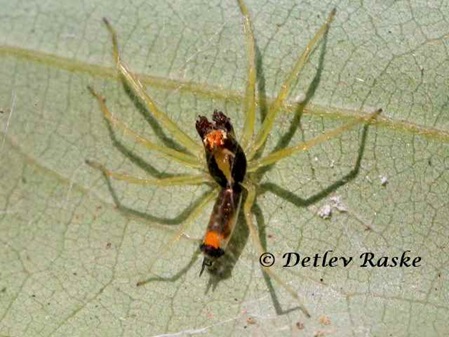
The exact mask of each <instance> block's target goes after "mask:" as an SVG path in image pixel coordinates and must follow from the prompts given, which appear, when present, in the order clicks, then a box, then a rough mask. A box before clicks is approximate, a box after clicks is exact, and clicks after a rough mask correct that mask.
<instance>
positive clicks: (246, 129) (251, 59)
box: [238, 0, 257, 150]
mask: <svg viewBox="0 0 449 337" xmlns="http://www.w3.org/2000/svg"><path fill="white" fill-rule="evenodd" d="M238 3H239V7H240V12H241V13H242V15H243V27H244V32H245V40H246V55H247V61H248V80H247V82H246V93H245V101H244V102H245V107H244V111H245V116H246V118H245V124H244V126H243V132H242V139H241V142H240V144H241V146H242V147H243V148H244V149H245V150H246V149H247V147H248V143H249V142H250V141H251V137H252V136H253V133H254V124H255V122H256V81H257V80H256V42H255V39H254V30H253V26H252V23H251V18H250V16H249V12H248V8H247V7H246V5H245V3H244V2H243V0H238Z"/></svg>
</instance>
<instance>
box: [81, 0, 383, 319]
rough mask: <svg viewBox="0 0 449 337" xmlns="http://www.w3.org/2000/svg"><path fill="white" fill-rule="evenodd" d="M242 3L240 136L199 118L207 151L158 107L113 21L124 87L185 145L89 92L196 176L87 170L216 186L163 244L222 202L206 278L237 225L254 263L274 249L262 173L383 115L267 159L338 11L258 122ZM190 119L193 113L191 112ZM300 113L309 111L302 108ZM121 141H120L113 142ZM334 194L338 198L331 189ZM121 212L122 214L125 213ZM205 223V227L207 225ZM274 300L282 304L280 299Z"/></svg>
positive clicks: (152, 182) (205, 243)
mask: <svg viewBox="0 0 449 337" xmlns="http://www.w3.org/2000/svg"><path fill="white" fill-rule="evenodd" d="M237 3H238V7H239V8H240V12H241V14H242V19H243V20H242V22H243V28H244V29H243V31H244V33H243V34H244V35H245V41H246V51H247V52H246V58H247V81H246V88H245V93H244V94H242V101H243V104H242V111H241V115H240V116H241V118H238V119H237V118H236V119H234V120H233V121H234V123H235V125H239V126H241V131H240V135H239V138H237V136H236V133H235V131H234V126H233V125H232V123H231V119H230V118H228V117H227V116H226V115H225V114H224V113H223V112H220V111H218V110H215V111H214V112H213V114H212V120H211V121H209V120H208V119H207V118H206V117H204V116H198V118H197V120H196V130H197V132H198V134H199V136H200V137H201V141H202V143H203V145H201V144H200V142H199V141H198V140H197V139H194V138H193V137H191V136H190V134H189V133H187V132H185V131H184V130H183V128H182V127H181V126H180V125H178V124H177V123H176V122H175V121H174V120H172V119H171V117H170V116H169V115H168V114H167V113H165V112H164V111H162V110H161V109H160V108H159V107H158V106H157V104H156V102H155V101H154V100H153V98H152V97H150V95H149V94H148V93H147V90H146V88H145V86H144V85H143V84H142V83H141V82H140V80H139V78H138V76H137V75H135V74H133V73H132V72H131V71H130V70H129V69H128V67H127V66H126V64H125V63H124V62H123V61H122V57H121V55H120V51H119V45H118V39H117V34H116V32H115V30H114V29H113V27H112V25H111V24H110V23H109V22H108V20H106V19H104V23H105V25H106V28H107V29H108V31H109V33H110V36H111V40H112V54H113V57H114V62H115V65H116V68H117V71H118V73H119V75H120V79H121V81H122V82H123V84H124V85H125V87H126V88H127V89H128V90H129V91H131V93H132V95H133V96H134V97H135V98H137V99H138V100H139V101H140V103H142V105H143V106H145V108H146V111H147V112H146V113H148V114H151V116H152V118H153V119H154V120H155V121H156V122H157V123H158V124H159V126H160V128H161V129H163V130H164V131H166V133H167V134H169V135H170V137H171V138H172V141H173V142H172V144H176V145H179V146H178V147H176V146H173V145H165V144H162V142H158V141H154V140H152V139H147V138H145V137H143V136H142V135H140V134H139V133H138V132H136V131H134V130H132V129H131V128H130V127H129V126H128V125H127V124H125V123H124V122H123V121H122V120H120V119H119V118H118V117H116V116H115V115H113V114H112V113H111V111H110V110H109V108H108V106H107V104H106V100H105V98H104V97H103V96H102V95H100V94H99V93H97V92H96V91H95V89H93V88H92V87H89V91H90V92H91V94H92V95H93V96H94V98H95V99H96V101H97V103H98V105H99V107H100V110H101V111H102V113H103V117H104V119H105V120H106V122H107V123H108V128H110V129H114V130H120V131H122V136H123V137H128V138H129V139H131V140H132V141H134V142H135V143H136V144H138V145H141V146H144V147H145V148H147V149H148V150H150V151H152V152H151V153H150V156H151V155H153V154H154V153H157V154H158V156H159V157H162V158H165V159H170V160H172V161H175V162H177V163H179V164H181V165H183V167H186V168H189V169H192V168H193V169H195V170H197V173H194V174H180V175H168V174H167V175H164V176H162V177H161V176H156V175H155V174H154V173H151V172H148V173H149V174H150V175H152V176H151V177H145V178H141V177H134V176H131V175H129V174H126V173H122V172H116V171H113V170H110V169H108V168H106V167H105V166H104V165H102V164H100V163H98V162H96V161H94V160H86V163H87V164H88V165H90V166H91V167H93V168H94V169H97V170H100V171H101V172H102V174H103V176H104V177H106V179H110V178H112V179H115V180H119V181H124V182H127V183H131V184H140V185H145V186H155V187H169V186H190V185H199V184H207V185H208V186H211V188H210V189H209V191H208V192H207V193H206V194H205V195H204V196H203V197H201V198H200V199H199V200H198V201H197V202H195V203H193V204H192V206H191V207H190V208H189V210H188V212H186V213H188V214H187V215H185V216H184V215H183V218H182V220H181V221H179V222H177V223H176V224H178V227H177V230H176V232H175V233H174V235H172V237H171V239H170V240H167V241H168V242H163V243H162V244H163V249H161V251H162V253H161V254H164V253H166V252H169V251H170V249H169V248H170V247H171V246H173V245H174V244H175V243H176V242H177V241H178V240H179V239H180V238H181V237H183V235H184V234H186V233H187V232H188V228H189V227H190V226H191V225H192V224H194V223H195V222H196V220H197V218H198V217H199V216H200V215H201V214H202V212H203V210H204V209H205V208H207V207H209V206H208V205H209V204H210V203H211V202H212V201H213V200H214V199H215V204H214V206H213V209H212V214H211V216H210V219H209V224H208V225H207V229H206V233H205V235H204V236H203V238H202V239H201V244H200V251H201V252H202V253H203V255H204V260H203V263H202V265H201V271H200V275H201V274H202V273H203V272H204V270H205V269H206V267H211V266H212V265H213V264H214V263H215V262H216V261H217V260H218V259H220V258H221V257H222V256H223V255H224V254H226V250H227V249H228V251H229V250H230V246H231V245H228V244H229V242H230V239H231V237H232V233H233V232H234V229H235V228H236V226H237V225H238V226H240V225H243V226H245V225H246V226H247V228H248V236H249V237H251V240H252V242H253V244H254V246H255V248H256V251H257V254H258V256H255V255H254V256H253V255H251V259H253V261H254V263H257V261H258V260H259V256H261V255H262V254H264V253H265V252H266V251H267V249H268V248H267V244H266V242H265V241H266V240H265V239H261V237H260V232H259V230H258V228H257V226H256V224H255V221H254V219H255V217H254V214H253V206H254V205H255V203H256V199H257V196H258V195H257V192H259V190H260V189H258V186H259V184H260V180H261V178H262V176H263V174H264V173H265V172H266V171H267V168H270V167H271V166H272V165H273V164H275V163H277V162H279V161H280V160H282V159H284V158H288V157H290V156H292V155H295V154H298V153H300V152H302V151H305V150H308V149H310V148H312V147H314V146H316V145H319V144H321V143H323V142H326V141H327V140H329V139H331V138H335V137H338V136H340V135H341V134H343V133H344V132H346V131H348V130H350V129H352V128H354V127H356V126H358V125H360V124H365V128H364V130H365V129H366V128H367V126H368V124H369V123H370V122H372V121H373V120H374V119H375V118H376V117H377V116H378V114H379V113H380V111H381V110H377V111H375V112H371V113H365V112H361V113H360V114H358V115H355V116H353V117H352V119H351V120H350V121H348V122H347V123H346V124H342V125H341V126H339V127H336V128H335V129H332V130H329V131H325V132H323V133H321V134H319V135H317V136H315V137H314V138H312V139H309V140H307V141H300V142H299V143H297V144H294V145H291V146H290V145H288V144H289V142H290V141H292V140H293V136H291V137H290V138H289V139H288V141H287V142H283V143H282V144H280V145H282V146H276V147H274V149H273V150H271V152H269V153H268V154H267V153H265V152H264V150H265V148H266V146H265V145H266V142H267V139H268V136H269V135H270V133H272V131H273V129H274V125H275V121H276V119H277V116H278V115H279V114H280V113H285V110H286V108H285V107H286V105H287V103H288V102H287V101H286V100H287V98H288V96H289V93H290V90H291V88H292V86H294V85H295V83H296V81H297V78H298V76H299V75H300V73H301V71H302V70H303V68H304V66H305V65H306V64H307V60H308V59H309V56H310V55H311V53H312V52H313V50H314V49H316V47H317V46H318V45H319V43H320V41H321V40H322V39H323V38H324V37H325V36H326V34H327V33H328V31H329V28H330V24H331V22H332V21H333V19H334V16H335V13H336V11H335V9H334V10H332V11H331V12H330V14H329V15H328V17H327V20H326V21H325V22H324V23H323V24H322V26H321V27H320V28H319V29H318V30H317V32H316V33H315V35H314V36H313V38H312V39H311V40H310V41H309V42H308V43H307V45H306V46H305V48H304V50H303V52H302V53H300V54H299V55H298V57H297V59H296V61H295V63H294V65H293V66H292V69H291V70H290V71H289V72H288V74H287V76H286V79H285V81H284V82H283V83H281V86H280V89H279V92H278V93H277V94H276V93H275V94H274V97H273V99H272V100H269V101H268V103H269V104H268V103H267V107H265V108H264V111H263V113H262V112H260V113H261V118H256V112H257V111H258V110H257V104H256V102H257V101H258V95H259V94H258V93H257V90H256V84H257V69H256V68H257V67H256V54H257V53H256V41H255V38H254V34H253V25H252V22H251V18H250V15H249V11H248V8H247V7H246V5H245V3H244V1H243V0H237ZM301 109H304V106H301V105H300V108H298V110H301ZM183 113H186V112H185V111H184V112H183ZM196 113H198V112H196ZM300 113H302V110H301V111H300ZM258 120H260V121H261V123H260V126H257V122H256V121H258ZM240 121H241V123H240ZM193 123H194V116H192V125H193ZM237 123H238V124H237ZM287 138H288V137H287ZM114 143H116V142H115V141H114ZM278 145H279V144H278ZM180 149H181V150H180ZM182 149H186V150H182ZM204 158H205V161H204ZM164 173H167V172H164ZM154 190H155V191H156V188H154ZM329 190H330V191H331V192H332V189H329ZM329 193H330V192H329ZM115 200H116V199H114V201H115ZM116 203H118V202H116ZM118 206H120V205H118ZM117 208H119V209H120V207H117ZM240 209H242V212H243V215H244V217H243V218H244V223H243V224H237V219H238V218H239V217H238V214H239V210H240ZM258 224H259V223H258ZM198 225H201V224H198ZM202 225H203V226H204V224H202ZM294 237H295V233H292V238H294ZM196 242H197V241H196ZM198 253H199V251H198V249H197V250H196V252H195V255H194V256H195V258H194V259H193V258H192V261H193V262H192V264H193V263H196V259H197V256H198ZM230 255H231V254H230ZM157 261H158V259H157V258H155V259H153V260H152V261H149V262H148V273H153V275H157V273H156V272H154V270H153V269H156V268H153V267H154V266H155V265H156V262H157ZM237 261H238V258H237V259H236V262H237ZM189 268H190V265H189ZM261 270H262V272H263V273H265V276H267V277H266V279H269V281H266V282H267V283H270V285H268V287H269V288H270V289H271V288H272V286H271V282H272V281H275V282H277V284H278V285H279V286H281V287H282V288H283V289H284V290H286V291H287V292H288V293H289V294H290V295H291V296H292V297H293V298H294V299H295V302H296V303H297V304H298V305H297V306H296V307H295V308H299V309H300V310H302V312H303V313H304V314H305V315H306V316H310V314H309V311H308V310H307V309H306V307H305V305H304V304H303V300H302V299H301V297H300V296H299V295H298V293H299V292H300V291H301V284H299V283H298V282H294V283H290V282H285V281H284V280H283V278H282V277H280V276H279V275H278V273H277V272H276V271H275V269H273V268H268V267H266V266H262V265H261ZM183 272H187V271H183ZM145 273H147V271H145ZM139 275H140V274H139ZM140 277H141V275H140ZM153 280H154V278H149V279H145V280H141V281H138V282H137V285H138V286H142V285H144V284H147V283H149V282H152V281H153ZM272 296H273V295H272ZM273 302H275V300H274V299H273Z"/></svg>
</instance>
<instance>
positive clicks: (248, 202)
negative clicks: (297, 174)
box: [243, 183, 310, 317]
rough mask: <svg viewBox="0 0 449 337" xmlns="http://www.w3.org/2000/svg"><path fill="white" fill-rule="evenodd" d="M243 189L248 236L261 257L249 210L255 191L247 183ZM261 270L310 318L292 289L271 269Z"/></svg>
mask: <svg viewBox="0 0 449 337" xmlns="http://www.w3.org/2000/svg"><path fill="white" fill-rule="evenodd" d="M243 187H244V188H245V189H246V190H247V191H248V195H247V196H246V200H245V203H244V205H243V211H244V213H245V219H246V223H247V225H248V229H249V234H250V236H251V238H252V240H253V242H254V244H255V246H256V248H257V251H258V253H259V255H262V254H263V253H265V249H264V247H263V246H262V243H261V242H260V238H259V236H258V235H257V229H256V227H255V225H254V223H253V219H252V213H251V209H252V207H253V205H254V202H255V200H256V190H255V188H254V185H252V184H251V183H249V184H248V183H247V184H245V185H243ZM261 268H262V271H263V272H264V273H266V274H267V275H268V276H269V277H270V278H272V279H274V280H275V281H276V282H278V283H279V285H280V286H282V287H283V288H284V289H285V290H286V291H287V292H288V293H289V294H290V295H291V296H292V297H293V298H294V299H296V300H297V302H298V304H299V308H300V309H301V311H302V312H303V313H304V314H305V315H306V316H307V317H310V314H309V311H308V310H307V309H306V307H305V306H304V304H303V303H302V301H301V299H300V298H299V296H298V294H297V293H296V291H295V290H294V289H293V288H291V287H290V286H289V285H288V284H287V283H285V282H284V281H282V280H281V278H280V277H279V276H278V275H277V274H276V273H275V272H274V271H273V270H272V269H270V268H268V267H263V266H261Z"/></svg>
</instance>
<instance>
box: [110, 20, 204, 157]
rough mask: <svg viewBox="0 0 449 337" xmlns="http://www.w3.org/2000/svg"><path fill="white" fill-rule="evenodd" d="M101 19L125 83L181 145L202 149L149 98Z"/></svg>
mask: <svg viewBox="0 0 449 337" xmlns="http://www.w3.org/2000/svg"><path fill="white" fill-rule="evenodd" d="M103 21H104V23H105V25H106V28H107V29H108V31H109V33H110V35H111V40H112V54H113V56H114V60H115V63H116V65H117V70H118V71H119V73H120V74H121V75H122V76H123V79H124V80H125V82H126V84H127V85H128V86H129V88H130V89H132V90H133V91H134V93H135V94H136V97H139V98H140V99H141V100H142V101H143V102H144V103H145V104H146V105H147V107H148V110H149V111H150V112H151V113H152V114H153V116H154V117H155V118H156V119H157V120H158V121H159V122H160V123H161V125H162V126H163V127H164V128H165V129H166V130H168V132H169V133H170V134H171V135H172V136H173V138H175V139H176V141H178V142H179V143H180V144H181V145H182V146H184V147H185V148H186V149H188V150H189V151H191V152H192V153H194V154H197V153H200V151H202V146H200V145H199V144H198V143H197V142H196V141H194V140H193V139H192V138H191V137H190V136H189V135H187V134H186V133H185V132H184V131H182V130H181V129H180V128H179V127H178V126H177V125H176V123H174V122H173V121H172V120H171V119H170V118H169V117H168V116H167V114H166V113H165V112H164V111H162V110H160V109H159V108H158V107H157V105H156V103H155V102H154V101H153V100H152V99H151V97H150V96H149V95H148V94H147V93H146V91H145V88H144V86H143V85H142V83H141V82H140V81H139V79H138V78H137V77H136V76H135V75H133V74H132V73H131V72H130V71H129V69H128V67H127V66H126V65H125V64H124V63H123V62H122V60H121V58H120V52H119V47H118V41H117V33H116V32H115V30H114V28H113V27H112V26H111V24H110V23H109V21H108V20H107V19H106V18H103Z"/></svg>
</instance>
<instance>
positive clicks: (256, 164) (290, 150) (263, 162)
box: [248, 109, 382, 172]
mask: <svg viewBox="0 0 449 337" xmlns="http://www.w3.org/2000/svg"><path fill="white" fill-rule="evenodd" d="M381 112H382V110H381V109H379V110H376V111H375V112H373V113H371V114H369V115H367V116H363V117H358V118H356V119H354V120H353V121H351V122H349V123H347V124H344V125H342V126H340V127H338V128H335V129H333V130H330V131H328V132H325V133H323V134H321V135H319V136H316V137H314V138H312V139H310V140H308V141H306V142H302V143H299V144H297V145H295V146H290V147H287V148H285V149H282V150H279V151H275V152H272V153H270V154H269V155H267V156H265V157H263V158H261V159H258V160H255V161H252V162H250V163H249V164H248V172H254V171H256V170H258V169H259V168H261V167H265V166H268V165H271V164H274V163H276V162H277V161H279V160H281V159H284V158H286V157H288V156H291V155H292V154H294V153H296V152H299V151H305V150H308V149H310V148H311V147H313V146H315V145H318V144H321V143H323V142H325V141H327V140H329V139H331V138H334V137H336V136H338V135H340V134H341V133H343V132H345V131H347V130H349V129H351V128H353V127H354V126H356V125H358V124H360V123H363V122H367V123H369V122H371V121H372V120H373V119H375V118H376V117H377V116H378V115H379V114H380V113H381Z"/></svg>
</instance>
